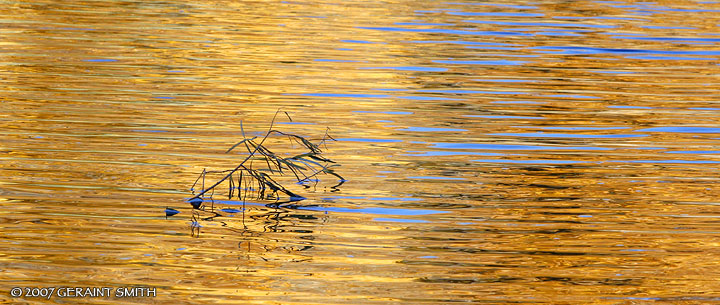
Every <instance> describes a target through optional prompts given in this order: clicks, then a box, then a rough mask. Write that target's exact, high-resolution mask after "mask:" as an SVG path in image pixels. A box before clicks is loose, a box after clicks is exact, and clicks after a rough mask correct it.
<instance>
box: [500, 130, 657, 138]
mask: <svg viewBox="0 0 720 305" xmlns="http://www.w3.org/2000/svg"><path fill="white" fill-rule="evenodd" d="M488 135H489V136H512V137H538V138H578V139H622V138H640V137H647V136H648V135H645V134H568V133H544V132H524V133H513V132H501V133H489V134H488Z"/></svg>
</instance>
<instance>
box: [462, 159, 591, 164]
mask: <svg viewBox="0 0 720 305" xmlns="http://www.w3.org/2000/svg"><path fill="white" fill-rule="evenodd" d="M470 161H473V162H481V163H516V164H576V163H582V161H572V160H508V159H477V160H470Z"/></svg>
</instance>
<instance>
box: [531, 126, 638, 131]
mask: <svg viewBox="0 0 720 305" xmlns="http://www.w3.org/2000/svg"><path fill="white" fill-rule="evenodd" d="M518 127H527V128H539V129H551V130H616V129H629V128H630V127H621V126H613V127H585V126H518Z"/></svg>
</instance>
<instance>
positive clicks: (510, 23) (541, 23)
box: [463, 20, 616, 29]
mask: <svg viewBox="0 0 720 305" xmlns="http://www.w3.org/2000/svg"><path fill="white" fill-rule="evenodd" d="M463 21H464V22H471V23H479V24H495V25H509V26H547V27H577V28H600V29H612V28H615V27H616V26H614V25H604V24H591V23H559V22H557V23H556V22H510V21H489V20H463Z"/></svg>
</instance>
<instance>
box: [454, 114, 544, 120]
mask: <svg viewBox="0 0 720 305" xmlns="http://www.w3.org/2000/svg"><path fill="white" fill-rule="evenodd" d="M463 116H465V117H469V118H485V119H518V120H544V119H545V118H543V117H538V116H519V115H475V114H467V115H463Z"/></svg>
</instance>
